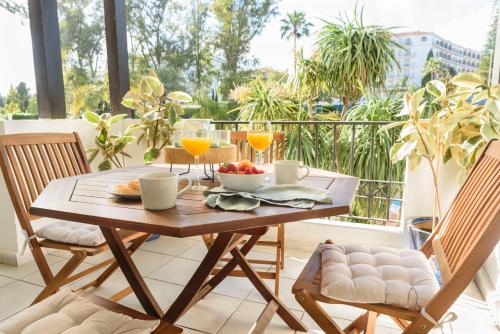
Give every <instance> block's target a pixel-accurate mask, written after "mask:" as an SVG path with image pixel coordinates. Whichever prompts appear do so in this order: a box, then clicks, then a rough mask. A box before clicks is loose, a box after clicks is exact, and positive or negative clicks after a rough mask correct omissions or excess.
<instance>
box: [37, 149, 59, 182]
mask: <svg viewBox="0 0 500 334" xmlns="http://www.w3.org/2000/svg"><path fill="white" fill-rule="evenodd" d="M36 147H37V149H38V152H39V153H40V157H41V158H42V163H43V166H44V167H45V172H46V173H47V177H48V178H49V181H52V180H54V179H56V178H57V177H61V176H57V174H56V173H55V171H54V168H53V166H52V162H51V161H50V158H49V156H50V153H49V152H48V151H47V147H46V146H45V145H43V144H37V145H36ZM57 170H58V169H57Z"/></svg>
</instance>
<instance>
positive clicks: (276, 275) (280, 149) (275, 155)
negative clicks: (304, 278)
mask: <svg viewBox="0 0 500 334" xmlns="http://www.w3.org/2000/svg"><path fill="white" fill-rule="evenodd" d="M231 143H232V144H233V145H236V147H237V160H238V161H240V160H245V159H246V160H250V161H252V162H255V160H256V152H255V150H254V149H252V147H250V145H249V144H248V141H247V132H246V131H232V132H231ZM284 159H285V134H284V133H283V132H275V133H274V136H273V141H272V142H271V145H270V146H269V148H268V149H267V150H266V151H265V152H264V162H265V163H272V162H273V161H274V160H284ZM276 227H277V234H276V241H274V240H262V241H257V245H261V246H269V247H275V248H276V260H259V259H250V260H249V262H250V263H254V264H264V265H266V264H268V265H273V266H275V268H276V269H275V271H274V272H262V271H261V272H258V273H259V275H260V277H262V278H268V279H274V280H275V284H274V289H275V293H276V294H277V295H279V289H280V272H281V269H284V268H285V225H284V224H278V225H276ZM203 240H204V241H205V244H207V246H208V247H209V246H210V245H211V244H212V242H213V241H214V238H213V236H210V235H207V236H203ZM244 242H245V241H244ZM223 260H225V261H228V259H223ZM216 272H217V271H215V273H216ZM232 275H234V276H241V275H244V274H243V273H242V272H241V271H240V270H234V271H233V273H232Z"/></svg>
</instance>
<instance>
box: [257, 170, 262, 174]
mask: <svg viewBox="0 0 500 334" xmlns="http://www.w3.org/2000/svg"><path fill="white" fill-rule="evenodd" d="M256 174H264V171H263V170H261V169H258V170H257V172H256Z"/></svg>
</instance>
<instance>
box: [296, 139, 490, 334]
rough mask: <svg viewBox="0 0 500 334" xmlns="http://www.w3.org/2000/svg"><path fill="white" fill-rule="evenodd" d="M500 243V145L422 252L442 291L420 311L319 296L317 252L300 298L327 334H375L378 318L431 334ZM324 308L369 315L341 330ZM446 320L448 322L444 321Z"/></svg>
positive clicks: (301, 281) (300, 284)
mask: <svg viewBox="0 0 500 334" xmlns="http://www.w3.org/2000/svg"><path fill="white" fill-rule="evenodd" d="M499 237H500V141H498V140H497V141H492V142H490V143H489V144H488V145H487V147H486V148H485V150H484V151H483V154H482V155H481V157H480V158H479V159H478V161H477V163H476V165H475V166H474V168H473V170H472V171H471V173H470V175H469V177H468V178H467V180H466V182H465V183H464V185H463V186H462V188H461V189H460V192H459V193H458V195H457V197H456V198H455V200H454V202H453V203H452V205H451V207H450V209H449V210H448V212H447V213H446V215H445V216H444V219H443V220H442V222H441V223H440V224H439V225H438V226H437V228H436V229H435V230H434V232H433V233H432V235H431V236H430V238H429V239H428V240H427V242H426V243H425V244H424V246H423V247H422V249H421V251H422V252H423V253H424V254H425V256H426V257H427V258H430V256H431V255H432V254H434V255H435V257H436V260H437V262H438V264H439V269H440V271H441V274H442V277H443V286H442V287H441V288H440V289H439V290H438V292H437V293H436V294H435V295H434V296H433V297H432V299H431V300H430V301H429V302H428V303H427V304H426V305H425V308H423V309H420V310H410V309H406V308H402V307H398V306H393V305H386V304H361V303H355V302H348V301H341V300H335V299H332V298H329V297H326V296H324V295H322V294H321V293H320V287H321V273H322V271H321V253H320V252H319V250H318V249H317V250H316V251H315V252H314V254H313V256H312V257H311V259H310V260H309V262H308V263H307V265H306V266H305V268H304V269H303V271H302V273H301V274H300V276H299V278H298V279H297V281H296V283H295V285H294V286H293V289H292V290H293V293H294V294H295V298H296V299H297V301H298V302H299V303H300V304H301V305H302V307H303V308H304V309H305V310H306V312H307V313H308V314H309V315H310V316H311V317H312V318H313V319H314V320H315V321H316V323H317V324H318V325H319V326H320V327H321V328H322V329H323V330H324V331H325V332H326V333H337V334H338V333H342V334H347V333H353V332H354V333H359V332H361V331H364V332H365V333H374V332H375V322H376V319H377V316H378V315H380V314H386V315H388V316H390V317H391V318H392V319H393V320H394V321H395V322H396V324H397V325H398V326H399V327H400V328H401V329H402V331H403V333H405V334H410V333H412V334H414V333H415V334H416V333H418V334H421V333H428V332H429V331H430V330H431V329H432V328H434V327H437V326H438V325H441V324H442V323H440V319H443V316H445V313H446V312H447V310H448V309H449V308H450V307H451V306H452V304H453V303H454V302H455V300H456V299H457V298H458V297H459V296H460V294H461V293H462V292H463V291H464V289H465V288H466V287H467V285H468V284H469V283H470V282H471V281H472V279H473V278H474V276H475V275H476V273H477V272H478V271H479V269H480V268H481V266H482V265H483V263H484V262H485V261H486V259H487V257H488V256H489V255H490V254H491V252H492V251H493V249H494V247H495V246H496V244H497V243H498V240H499ZM318 301H319V302H324V303H330V304H347V305H351V306H355V307H359V308H362V309H365V310H367V312H365V313H364V314H362V315H361V316H360V317H359V318H357V319H356V320H354V321H353V322H352V323H351V324H350V325H348V326H347V327H346V328H344V329H341V328H340V327H339V326H338V325H337V324H336V323H335V322H334V321H333V319H332V318H331V317H330V316H329V315H328V314H327V313H326V312H325V311H324V310H323V309H322V308H321V306H320V305H319V304H318ZM445 318H446V317H445Z"/></svg>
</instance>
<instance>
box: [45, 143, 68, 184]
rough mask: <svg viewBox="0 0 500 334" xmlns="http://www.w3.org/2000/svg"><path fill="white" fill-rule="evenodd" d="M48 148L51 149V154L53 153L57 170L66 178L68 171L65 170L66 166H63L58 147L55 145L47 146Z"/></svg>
mask: <svg viewBox="0 0 500 334" xmlns="http://www.w3.org/2000/svg"><path fill="white" fill-rule="evenodd" d="M49 146H50V148H51V149H52V152H54V157H55V161H56V163H57V166H58V167H59V170H60V171H61V174H62V175H63V176H64V177H68V176H69V173H68V170H67V169H66V166H65V164H64V160H63V157H62V155H61V152H60V151H59V146H57V144H49Z"/></svg>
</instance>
